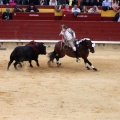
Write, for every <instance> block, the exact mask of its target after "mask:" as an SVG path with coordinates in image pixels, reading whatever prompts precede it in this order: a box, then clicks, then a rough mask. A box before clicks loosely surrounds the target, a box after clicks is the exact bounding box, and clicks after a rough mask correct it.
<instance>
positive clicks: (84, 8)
mask: <svg viewBox="0 0 120 120" xmlns="http://www.w3.org/2000/svg"><path fill="white" fill-rule="evenodd" d="M81 12H83V13H88V9H87V6H86V5H83V7H82V9H81Z"/></svg>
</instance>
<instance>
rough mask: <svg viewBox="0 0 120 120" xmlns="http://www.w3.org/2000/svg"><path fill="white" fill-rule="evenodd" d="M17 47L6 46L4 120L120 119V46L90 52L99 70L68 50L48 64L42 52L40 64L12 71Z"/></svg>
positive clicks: (0, 99) (0, 101)
mask: <svg viewBox="0 0 120 120" xmlns="http://www.w3.org/2000/svg"><path fill="white" fill-rule="evenodd" d="M50 49H51V48H49V50H50ZM49 50H48V51H49ZM11 51H12V49H10V48H9V49H7V50H0V120H120V50H118V49H114V50H113V49H111V50H110V49H109V50H105V51H103V50H102V49H101V50H100V49H97V50H96V52H95V53H94V54H92V53H90V55H89V60H90V61H91V62H92V63H93V65H94V66H95V67H96V68H97V69H98V70H99V71H98V72H95V71H93V70H86V68H85V67H84V63H83V60H82V59H81V62H80V63H76V62H75V59H74V58H70V57H67V56H66V57H64V58H62V59H61V62H62V66H61V67H59V68H58V67H56V65H55V64H53V65H52V67H48V65H47V61H48V58H47V56H41V55H40V56H39V63H40V67H37V66H36V64H35V62H33V66H34V68H30V67H29V63H28V62H24V63H23V68H19V70H18V71H16V70H15V69H14V67H13V65H11V66H10V70H9V71H7V70H6V69H7V64H8V61H9V56H10V53H11ZM50 51H52V49H51V50H50Z"/></svg>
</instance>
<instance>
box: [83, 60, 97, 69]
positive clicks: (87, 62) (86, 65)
mask: <svg viewBox="0 0 120 120" xmlns="http://www.w3.org/2000/svg"><path fill="white" fill-rule="evenodd" d="M84 63H85V67H86V68H87V69H88V70H90V68H89V67H88V65H90V66H91V68H92V69H93V70H95V71H97V69H96V68H95V67H94V66H93V65H92V63H91V62H90V61H89V60H88V59H84Z"/></svg>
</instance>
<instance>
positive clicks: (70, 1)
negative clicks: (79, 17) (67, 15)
mask: <svg viewBox="0 0 120 120" xmlns="http://www.w3.org/2000/svg"><path fill="white" fill-rule="evenodd" d="M66 3H68V4H69V6H73V5H75V4H78V2H77V1H76V0H67V1H66Z"/></svg>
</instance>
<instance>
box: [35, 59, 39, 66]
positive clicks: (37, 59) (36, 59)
mask: <svg viewBox="0 0 120 120" xmlns="http://www.w3.org/2000/svg"><path fill="white" fill-rule="evenodd" d="M35 61H36V65H37V66H38V67H39V63H38V59H35Z"/></svg>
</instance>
